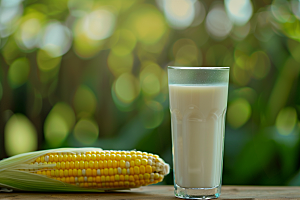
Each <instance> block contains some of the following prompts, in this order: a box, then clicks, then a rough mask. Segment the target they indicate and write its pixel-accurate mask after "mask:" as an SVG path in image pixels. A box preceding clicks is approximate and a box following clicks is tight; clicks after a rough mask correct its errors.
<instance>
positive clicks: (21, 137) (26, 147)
mask: <svg viewBox="0 0 300 200" xmlns="http://www.w3.org/2000/svg"><path fill="white" fill-rule="evenodd" d="M4 132H5V135H4V137H5V150H6V152H7V154H8V155H9V156H13V155H16V154H20V153H25V152H30V151H35V150H37V145H38V143H37V142H38V140H37V132H36V129H35V127H34V125H33V124H32V123H31V122H30V121H29V120H28V118H27V117H26V116H24V115H23V114H14V115H13V116H12V117H10V119H9V120H8V122H7V123H6V125H5V130H4Z"/></svg>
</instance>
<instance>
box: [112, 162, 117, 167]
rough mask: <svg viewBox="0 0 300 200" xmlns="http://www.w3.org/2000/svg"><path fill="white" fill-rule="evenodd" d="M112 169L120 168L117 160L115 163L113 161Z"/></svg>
mask: <svg viewBox="0 0 300 200" xmlns="http://www.w3.org/2000/svg"><path fill="white" fill-rule="evenodd" d="M112 167H113V168H116V167H118V162H117V161H116V160H113V161H112Z"/></svg>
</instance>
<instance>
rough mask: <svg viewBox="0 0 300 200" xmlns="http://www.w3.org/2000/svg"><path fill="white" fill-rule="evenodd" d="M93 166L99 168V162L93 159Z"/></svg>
mask: <svg viewBox="0 0 300 200" xmlns="http://www.w3.org/2000/svg"><path fill="white" fill-rule="evenodd" d="M94 168H95V169H99V162H98V161H97V160H96V161H94Z"/></svg>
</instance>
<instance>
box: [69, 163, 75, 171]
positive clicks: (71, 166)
mask: <svg viewBox="0 0 300 200" xmlns="http://www.w3.org/2000/svg"><path fill="white" fill-rule="evenodd" d="M74 167H75V162H74V161H71V162H70V168H71V169H74Z"/></svg>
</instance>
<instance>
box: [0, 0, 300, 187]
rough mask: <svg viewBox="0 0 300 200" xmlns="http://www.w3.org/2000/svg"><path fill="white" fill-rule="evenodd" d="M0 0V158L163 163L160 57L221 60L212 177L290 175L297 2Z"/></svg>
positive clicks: (164, 97)
mask: <svg viewBox="0 0 300 200" xmlns="http://www.w3.org/2000/svg"><path fill="white" fill-rule="evenodd" d="M0 2H1V3H0V52H1V53H0V158H5V157H8V156H11V155H15V154H18V153H23V152H28V151H33V150H38V149H48V148H57V147H81V146H97V147H102V148H104V149H138V150H142V151H148V152H152V153H157V154H159V155H160V156H161V157H162V158H163V159H164V160H165V161H166V162H168V163H170V164H171V163H172V153H171V132H170V114H169V108H168V106H169V103H168V85H167V72H166V67H167V66H168V65H175V66H230V67H231V71H230V88H229V99H228V100H229V101H228V110H227V120H226V137H225V155H224V175H223V184H247V185H252V184H255V185H299V184H300V170H299V169H300V159H299V158H300V155H299V154H300V149H299V147H300V141H299V129H300V122H299V114H300V92H299V90H300V80H299V71H300V65H299V63H300V43H299V41H300V21H299V19H300V2H299V1H298V0H292V1H285V0H273V1H271V0H259V1H258V0H256V1H250V0H225V1H210V0H157V1H154V0H109V1H108V0H84V1H83V0H24V1H22V0H2V1H0ZM172 183H173V180H172V174H170V175H169V176H168V177H167V178H166V179H165V182H164V184H172Z"/></svg>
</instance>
